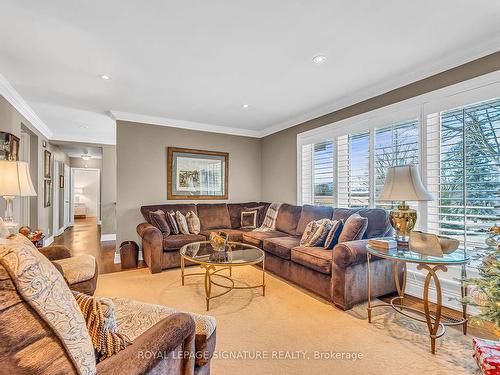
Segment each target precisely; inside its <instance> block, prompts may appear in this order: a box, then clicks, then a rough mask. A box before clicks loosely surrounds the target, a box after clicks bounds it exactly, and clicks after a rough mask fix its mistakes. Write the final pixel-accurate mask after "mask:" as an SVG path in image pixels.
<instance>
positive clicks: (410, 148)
mask: <svg viewBox="0 0 500 375" xmlns="http://www.w3.org/2000/svg"><path fill="white" fill-rule="evenodd" d="M418 144H419V123H418V120H417V119H414V120H410V121H405V122H401V123H398V124H394V125H390V126H386V127H383V128H379V129H375V207H379V208H385V209H392V208H393V206H394V205H395V203H396V202H381V201H379V200H378V197H379V196H380V192H381V191H382V187H383V186H384V182H385V172H386V171H387V168H388V167H392V166H396V165H406V164H418V160H419V147H418ZM414 206H416V205H414ZM413 208H414V209H415V207H413Z"/></svg>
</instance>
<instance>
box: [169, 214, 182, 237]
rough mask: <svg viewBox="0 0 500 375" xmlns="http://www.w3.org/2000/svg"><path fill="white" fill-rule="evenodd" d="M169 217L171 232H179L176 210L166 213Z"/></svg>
mask: <svg viewBox="0 0 500 375" xmlns="http://www.w3.org/2000/svg"><path fill="white" fill-rule="evenodd" d="M165 216H166V217H167V219H168V225H169V226H170V233H172V234H179V233H180V231H179V225H177V219H176V218H175V212H174V211H169V212H167V213H166V215H165Z"/></svg>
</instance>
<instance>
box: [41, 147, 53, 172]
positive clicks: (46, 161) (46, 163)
mask: <svg viewBox="0 0 500 375" xmlns="http://www.w3.org/2000/svg"><path fill="white" fill-rule="evenodd" d="M51 166H52V154H51V153H50V151H47V150H45V151H44V152H43V177H44V178H52V168H51Z"/></svg>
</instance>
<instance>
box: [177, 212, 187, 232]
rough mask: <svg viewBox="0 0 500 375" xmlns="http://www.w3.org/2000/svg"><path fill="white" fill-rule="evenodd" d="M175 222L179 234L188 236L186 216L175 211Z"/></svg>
mask: <svg viewBox="0 0 500 375" xmlns="http://www.w3.org/2000/svg"><path fill="white" fill-rule="evenodd" d="M175 221H176V222H177V226H178V227H179V232H180V233H182V234H189V227H188V223H187V220H186V216H184V215H183V214H182V212H180V211H175Z"/></svg>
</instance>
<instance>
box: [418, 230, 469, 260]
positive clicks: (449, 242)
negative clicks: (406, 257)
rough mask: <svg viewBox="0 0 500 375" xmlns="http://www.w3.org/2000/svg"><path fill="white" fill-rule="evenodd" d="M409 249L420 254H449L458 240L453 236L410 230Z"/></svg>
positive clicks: (455, 246)
mask: <svg viewBox="0 0 500 375" xmlns="http://www.w3.org/2000/svg"><path fill="white" fill-rule="evenodd" d="M409 242H410V250H411V251H414V252H416V253H419V254H422V255H432V256H443V254H451V253H453V252H454V251H455V250H456V249H457V248H458V245H459V244H460V242H459V241H458V240H456V239H454V238H451V237H446V236H438V235H435V234H432V233H424V232H420V231H412V232H411V233H410V241H409Z"/></svg>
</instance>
